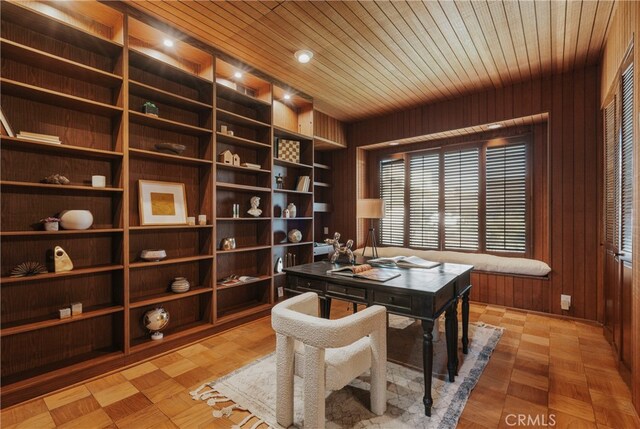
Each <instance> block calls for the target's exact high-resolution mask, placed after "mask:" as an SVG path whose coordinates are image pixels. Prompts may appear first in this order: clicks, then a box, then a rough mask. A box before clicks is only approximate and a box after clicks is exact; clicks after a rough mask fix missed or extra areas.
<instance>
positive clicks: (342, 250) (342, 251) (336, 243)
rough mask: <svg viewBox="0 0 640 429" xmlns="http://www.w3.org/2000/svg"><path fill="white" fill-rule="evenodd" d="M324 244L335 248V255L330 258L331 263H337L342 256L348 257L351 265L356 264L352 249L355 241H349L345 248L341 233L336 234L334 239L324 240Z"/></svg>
mask: <svg viewBox="0 0 640 429" xmlns="http://www.w3.org/2000/svg"><path fill="white" fill-rule="evenodd" d="M324 242H325V243H326V244H330V245H332V246H333V254H332V255H331V258H330V262H331V263H332V264H333V263H335V262H336V261H337V260H338V258H339V257H340V256H341V255H344V256H346V257H347V258H348V260H349V263H351V264H353V263H355V262H356V257H355V255H354V254H353V250H351V247H352V246H353V240H349V241H347V243H346V244H345V245H344V246H341V245H340V233H339V232H336V233H335V234H333V239H330V238H327V239H325V240H324Z"/></svg>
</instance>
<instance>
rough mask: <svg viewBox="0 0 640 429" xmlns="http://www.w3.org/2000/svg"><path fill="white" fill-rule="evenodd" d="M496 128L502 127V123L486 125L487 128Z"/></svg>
mask: <svg viewBox="0 0 640 429" xmlns="http://www.w3.org/2000/svg"><path fill="white" fill-rule="evenodd" d="M498 128H502V124H489V125H487V129H489V130H497V129H498Z"/></svg>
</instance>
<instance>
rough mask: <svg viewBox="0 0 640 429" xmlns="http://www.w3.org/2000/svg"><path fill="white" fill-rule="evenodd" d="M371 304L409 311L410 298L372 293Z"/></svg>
mask: <svg viewBox="0 0 640 429" xmlns="http://www.w3.org/2000/svg"><path fill="white" fill-rule="evenodd" d="M373 303H374V304H381V305H385V306H392V307H398V308H404V309H406V310H411V297H410V296H407V295H395V294H392V293H387V292H380V291H374V292H373Z"/></svg>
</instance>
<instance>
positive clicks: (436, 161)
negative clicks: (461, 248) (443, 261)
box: [409, 151, 440, 249]
mask: <svg viewBox="0 0 640 429" xmlns="http://www.w3.org/2000/svg"><path fill="white" fill-rule="evenodd" d="M439 201H440V152H439V151H435V152H431V153H427V154H422V155H415V156H412V157H411V159H410V161H409V246H411V247H421V248H428V249H438V248H439V228H440V208H439Z"/></svg>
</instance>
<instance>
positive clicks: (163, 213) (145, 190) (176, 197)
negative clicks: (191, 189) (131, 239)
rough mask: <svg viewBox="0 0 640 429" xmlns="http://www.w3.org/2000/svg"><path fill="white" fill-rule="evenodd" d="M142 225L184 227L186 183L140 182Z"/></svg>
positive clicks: (185, 218) (139, 199) (139, 194)
mask: <svg viewBox="0 0 640 429" xmlns="http://www.w3.org/2000/svg"><path fill="white" fill-rule="evenodd" d="M138 210H139V211H140V225H184V224H186V223H187V197H186V195H185V189H184V183H172V182H157V181H155V180H138Z"/></svg>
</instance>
